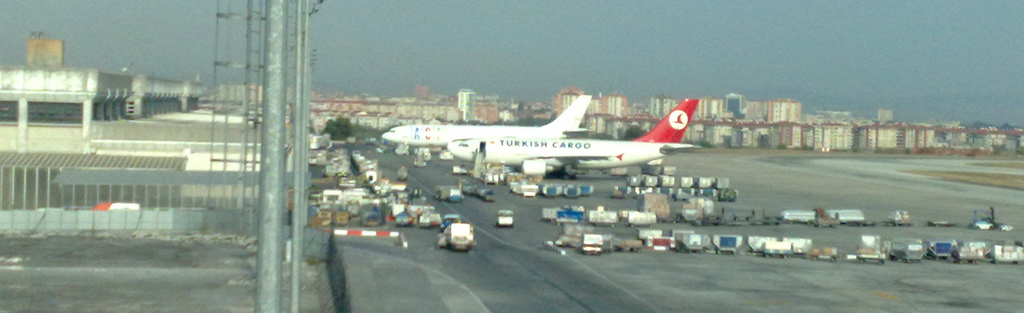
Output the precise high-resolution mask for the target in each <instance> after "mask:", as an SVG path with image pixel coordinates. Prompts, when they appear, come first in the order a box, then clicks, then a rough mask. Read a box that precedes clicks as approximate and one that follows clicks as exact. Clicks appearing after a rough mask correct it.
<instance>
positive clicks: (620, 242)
mask: <svg viewBox="0 0 1024 313" xmlns="http://www.w3.org/2000/svg"><path fill="white" fill-rule="evenodd" d="M612 248H613V249H614V250H615V251H616V252H640V250H643V248H644V242H643V241H640V240H633V239H621V238H615V239H613V240H612Z"/></svg>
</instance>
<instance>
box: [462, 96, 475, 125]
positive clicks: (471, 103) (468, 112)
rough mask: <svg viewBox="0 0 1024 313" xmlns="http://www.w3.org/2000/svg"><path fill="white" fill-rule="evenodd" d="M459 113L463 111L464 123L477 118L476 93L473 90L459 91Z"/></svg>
mask: <svg viewBox="0 0 1024 313" xmlns="http://www.w3.org/2000/svg"><path fill="white" fill-rule="evenodd" d="M459 111H462V120H463V121H468V120H471V119H475V118H476V92H475V91H473V89H459Z"/></svg>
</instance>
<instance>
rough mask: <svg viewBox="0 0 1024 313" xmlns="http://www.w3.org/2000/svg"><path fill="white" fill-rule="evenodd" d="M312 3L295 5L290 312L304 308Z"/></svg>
mask: <svg viewBox="0 0 1024 313" xmlns="http://www.w3.org/2000/svg"><path fill="white" fill-rule="evenodd" d="M307 11H309V2H308V1H307V0H298V1H296V3H295V36H296V38H295V105H294V106H293V107H292V108H293V110H292V120H293V121H295V125H293V127H292V134H293V135H294V137H293V138H292V145H293V147H292V175H293V177H292V178H293V183H292V192H293V197H292V203H293V205H292V245H291V247H292V251H291V255H292V257H291V262H292V263H291V266H292V268H291V273H292V277H291V286H292V288H291V312H294V313H298V312H299V309H300V307H301V304H300V302H301V293H302V292H301V291H302V256H303V253H302V250H303V245H304V244H305V240H304V239H303V237H304V236H303V230H304V229H305V227H306V214H307V213H306V212H307V210H308V209H309V204H308V203H307V202H308V200H309V198H308V197H309V195H307V194H306V192H307V190H309V187H308V186H307V185H306V183H307V182H308V176H309V163H308V162H309V98H308V96H307V94H306V90H308V89H309V80H308V78H307V77H308V75H307V74H308V72H309V62H308V60H309V14H310V13H307Z"/></svg>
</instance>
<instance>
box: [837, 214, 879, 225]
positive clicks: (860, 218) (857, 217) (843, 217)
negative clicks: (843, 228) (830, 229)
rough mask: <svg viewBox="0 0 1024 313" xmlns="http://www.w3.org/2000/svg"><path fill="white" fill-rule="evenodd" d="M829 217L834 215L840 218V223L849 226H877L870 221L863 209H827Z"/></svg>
mask: <svg viewBox="0 0 1024 313" xmlns="http://www.w3.org/2000/svg"><path fill="white" fill-rule="evenodd" d="M826 213H827V214H828V216H829V217H834V218H836V219H838V220H839V224H842V225H849V226H875V225H874V223H871V222H868V221H867V219H865V218H864V212H863V211H861V210H828V211H826Z"/></svg>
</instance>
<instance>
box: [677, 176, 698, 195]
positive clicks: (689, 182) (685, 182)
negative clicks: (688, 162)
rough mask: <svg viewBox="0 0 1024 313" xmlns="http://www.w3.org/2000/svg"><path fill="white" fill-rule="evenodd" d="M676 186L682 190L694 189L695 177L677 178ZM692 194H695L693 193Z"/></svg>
mask: <svg viewBox="0 0 1024 313" xmlns="http://www.w3.org/2000/svg"><path fill="white" fill-rule="evenodd" d="M676 184H677V185H678V186H679V187H682V188H693V185H694V181H693V177H689V176H683V177H678V178H676ZM690 194H693V193H692V192H691V193H690Z"/></svg>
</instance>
